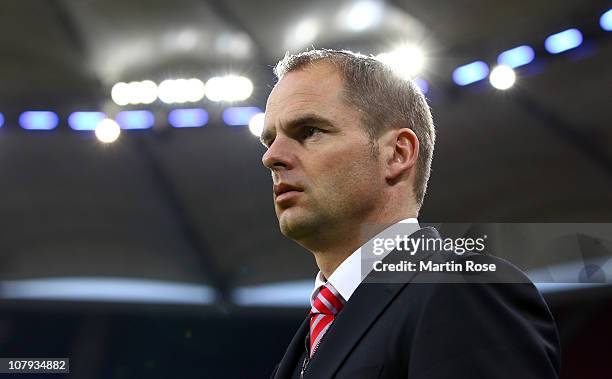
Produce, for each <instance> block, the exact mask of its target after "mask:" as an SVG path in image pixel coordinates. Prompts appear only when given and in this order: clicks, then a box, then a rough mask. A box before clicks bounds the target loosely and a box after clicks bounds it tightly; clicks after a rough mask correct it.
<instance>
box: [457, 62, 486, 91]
mask: <svg viewBox="0 0 612 379" xmlns="http://www.w3.org/2000/svg"><path fill="white" fill-rule="evenodd" d="M487 75H489V66H488V65H487V64H486V63H485V62H483V61H475V62H471V63H468V64H465V65H463V66H460V67H457V68H456V69H455V70H454V71H453V81H454V82H455V83H456V84H458V85H460V86H466V85H468V84H471V83H475V82H477V81H479V80H482V79H484V78H486V77H487Z"/></svg>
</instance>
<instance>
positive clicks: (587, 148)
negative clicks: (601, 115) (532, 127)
mask: <svg viewBox="0 0 612 379" xmlns="http://www.w3.org/2000/svg"><path fill="white" fill-rule="evenodd" d="M512 99H513V100H514V102H515V103H516V104H517V105H518V106H519V107H520V108H521V109H523V111H525V112H526V113H527V114H528V115H530V116H531V117H533V118H535V119H537V120H538V121H540V122H539V124H540V125H542V126H543V127H545V128H546V129H547V130H549V131H550V132H552V133H553V134H555V135H557V136H558V137H560V138H561V139H563V140H564V141H565V142H567V144H568V145H570V146H572V147H573V148H574V149H576V150H577V151H579V152H581V153H582V154H583V155H585V156H587V157H588V158H590V159H591V161H592V162H593V163H595V164H596V165H597V166H599V167H601V168H603V169H604V170H605V171H606V172H607V173H608V175H610V176H612V155H610V154H608V150H609V146H608V145H607V144H606V143H605V139H602V138H598V135H596V134H590V132H588V131H591V132H592V131H594V130H603V129H604V128H603V127H596V126H595V125H594V126H588V125H580V126H579V125H573V124H572V123H571V122H569V121H567V118H566V117H563V115H561V114H559V113H558V112H556V111H554V110H553V109H551V108H549V107H547V106H546V105H545V104H543V103H542V102H541V101H538V100H537V99H536V97H534V96H531V95H530V94H528V93H527V92H526V91H525V90H520V89H517V90H516V91H514V93H513V96H512Z"/></svg>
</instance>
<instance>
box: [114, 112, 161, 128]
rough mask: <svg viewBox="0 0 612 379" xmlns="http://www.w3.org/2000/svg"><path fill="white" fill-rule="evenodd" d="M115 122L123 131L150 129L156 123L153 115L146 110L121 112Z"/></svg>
mask: <svg viewBox="0 0 612 379" xmlns="http://www.w3.org/2000/svg"><path fill="white" fill-rule="evenodd" d="M115 120H117V123H118V124H119V126H121V129H150V128H152V127H153V124H154V123H155V117H154V116H153V113H151V112H150V111H144V110H134V111H122V112H119V113H117V116H115Z"/></svg>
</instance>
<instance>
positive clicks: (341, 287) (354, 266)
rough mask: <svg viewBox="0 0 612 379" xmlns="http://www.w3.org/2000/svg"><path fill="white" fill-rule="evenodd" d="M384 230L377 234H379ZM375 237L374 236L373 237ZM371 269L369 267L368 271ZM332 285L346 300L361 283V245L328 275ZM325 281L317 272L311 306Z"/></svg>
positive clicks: (413, 219)
mask: <svg viewBox="0 0 612 379" xmlns="http://www.w3.org/2000/svg"><path fill="white" fill-rule="evenodd" d="M398 223H401V224H404V223H415V224H417V227H418V224H419V221H418V220H417V219H416V218H407V219H404V220H401V221H399V222H398ZM383 232H384V231H382V232H380V233H379V234H377V236H379V235H380V234H382V233H383ZM374 238H376V237H374ZM390 252H391V251H388V252H386V253H385V254H382V255H381V256H380V259H383V258H384V257H385V256H386V255H387V254H389V253H390ZM371 270H372V269H371V268H370V271H371ZM327 280H328V281H329V282H330V283H331V285H332V286H334V288H335V289H336V290H337V291H338V293H339V294H340V295H341V296H342V298H343V299H344V300H345V301H348V300H349V299H350V297H351V295H352V294H353V292H355V290H356V289H357V287H358V286H359V284H361V247H359V249H357V250H355V251H354V252H353V253H352V254H351V255H349V256H348V257H347V258H346V259H345V260H344V261H342V263H340V265H339V266H338V268H336V270H335V271H334V272H333V273H332V274H331V275H330V277H329V278H328V279H327ZM325 283H326V281H325V278H324V277H323V274H322V273H321V271H319V273H318V274H317V276H316V278H315V285H314V289H313V290H312V293H311V294H310V305H311V306H312V304H313V302H314V298H313V296H314V295H315V293H316V291H317V289H318V288H319V287H321V286H323V285H325Z"/></svg>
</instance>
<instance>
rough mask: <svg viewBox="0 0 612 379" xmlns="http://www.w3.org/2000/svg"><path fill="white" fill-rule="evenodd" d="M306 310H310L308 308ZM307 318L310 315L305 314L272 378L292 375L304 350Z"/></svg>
mask: <svg viewBox="0 0 612 379" xmlns="http://www.w3.org/2000/svg"><path fill="white" fill-rule="evenodd" d="M308 311H309V312H310V308H309V309H308ZM309 319H310V317H309V316H306V318H305V319H304V321H302V325H300V327H299V328H298V330H297V332H296V333H295V335H294V336H293V339H292V340H291V343H290V344H289V347H287V351H285V355H284V356H283V359H281V361H280V365H279V366H278V370H276V375H275V376H274V378H278V379H281V378H291V376H292V375H293V371H294V370H295V366H296V364H297V363H298V362H297V360H298V359H299V358H300V356H301V355H302V353H303V352H304V348H305V345H304V344H305V342H304V341H305V338H306V333H308V331H309V329H310V322H309Z"/></svg>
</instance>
